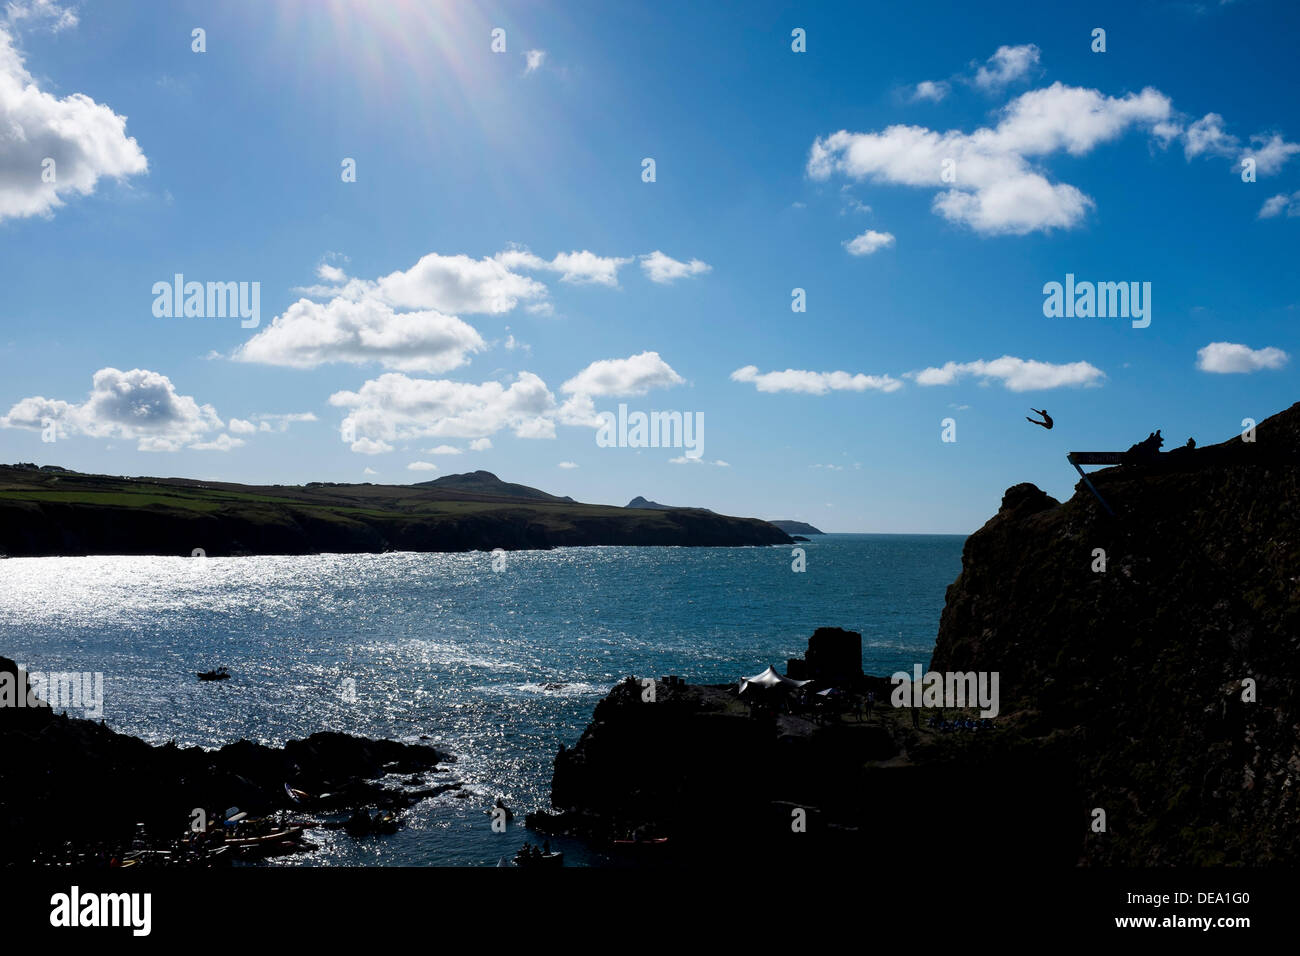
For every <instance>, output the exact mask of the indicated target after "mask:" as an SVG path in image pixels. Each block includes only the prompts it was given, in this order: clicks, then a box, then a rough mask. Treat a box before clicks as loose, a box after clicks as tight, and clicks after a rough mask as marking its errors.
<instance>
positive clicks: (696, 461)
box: [668, 455, 731, 468]
mask: <svg viewBox="0 0 1300 956" xmlns="http://www.w3.org/2000/svg"><path fill="white" fill-rule="evenodd" d="M668 464H670V465H715V466H716V467H718V468H730V467H731V465H729V464H727V462H725V461H723V460H722V459H721V458H719V459H718V460H717V461H705V460H704V459H703V458H689V457H687V456H686V455H681V456H679V457H677V458H669V459H668Z"/></svg>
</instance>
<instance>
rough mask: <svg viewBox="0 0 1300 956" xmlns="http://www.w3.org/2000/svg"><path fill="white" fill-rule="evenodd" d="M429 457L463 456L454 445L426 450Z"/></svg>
mask: <svg viewBox="0 0 1300 956" xmlns="http://www.w3.org/2000/svg"><path fill="white" fill-rule="evenodd" d="M425 451H426V452H428V453H429V454H430V455H460V454H463V452H461V450H460V449H459V448H457V447H456V446H455V445H439V446H438V447H436V448H426V449H425Z"/></svg>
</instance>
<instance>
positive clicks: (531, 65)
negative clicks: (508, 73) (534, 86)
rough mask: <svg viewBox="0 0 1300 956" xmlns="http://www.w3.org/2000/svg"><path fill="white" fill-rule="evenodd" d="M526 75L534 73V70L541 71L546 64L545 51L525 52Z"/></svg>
mask: <svg viewBox="0 0 1300 956" xmlns="http://www.w3.org/2000/svg"><path fill="white" fill-rule="evenodd" d="M524 62H525V65H524V74H525V75H527V74H529V73H532V72H533V71H534V70H540V69H541V68H542V64H543V63H545V62H546V51H545V50H525V51H524Z"/></svg>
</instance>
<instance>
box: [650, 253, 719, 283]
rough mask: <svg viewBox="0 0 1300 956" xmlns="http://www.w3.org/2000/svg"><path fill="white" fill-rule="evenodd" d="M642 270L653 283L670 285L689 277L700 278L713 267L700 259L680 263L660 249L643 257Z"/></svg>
mask: <svg viewBox="0 0 1300 956" xmlns="http://www.w3.org/2000/svg"><path fill="white" fill-rule="evenodd" d="M641 268H642V270H643V271H644V272H645V274H646V276H647V277H648V278H649V279H650V281H651V282H659V283H664V284H666V283H669V282H676V281H677V280H678V279H683V278H686V277H687V276H699V275H704V273H706V272H709V271H710V270H712V268H713V267H712V266H711V265H709V264H708V263H707V262H702V261H700V260H699V259H692V260H691V261H690V262H679V261H678V260H676V259H673V258H671V257H670V256H666V255H664V254H663V253H662V252H660V251H659V250H658V249H656V250H655V251H654V252H652V253H650V254H649V255H644V256H642V257H641Z"/></svg>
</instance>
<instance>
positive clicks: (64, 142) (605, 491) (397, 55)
mask: <svg viewBox="0 0 1300 956" xmlns="http://www.w3.org/2000/svg"><path fill="white" fill-rule="evenodd" d="M1054 6H1055V5H1044V4H1014V3H1008V4H1002V5H1000V12H994V11H990V10H987V9H983V8H980V9H976V8H974V7H973V6H972V5H970V4H963V3H951V4H949V3H935V4H924V5H916V4H914V5H910V6H907V5H897V4H874V3H861V2H858V3H851V4H850V3H846V4H816V5H812V4H809V5H799V4H780V3H762V2H748V3H728V4H708V5H700V4H689V3H671V2H665V3H655V4H645V5H638V6H634V5H631V4H620V5H618V8H617V11H616V12H615V10H614V9H612V8H610V7H609V5H607V4H596V3H563V4H558V3H557V4H544V3H527V4H524V3H518V4H508V3H507V4H478V5H475V6H474V7H471V5H470V4H467V3H433V4H425V3H421V4H416V3H396V2H394V3H379V2H360V0H358V2H343V0H335V2H320V3H318V2H310V3H309V2H306V0H299V2H282V3H276V4H265V3H241V2H232V3H224V4H220V5H213V6H212V7H211V8H209V6H208V5H204V4H186V3H161V2H158V3H153V2H149V3H144V2H140V3H136V2H121V3H112V4H109V3H92V2H86V3H80V4H60V3H55V2H50V0H27V2H16V3H10V4H9V5H8V7H7V10H6V11H5V13H4V19H0V30H2V31H3V37H0V129H6V128H7V129H8V130H10V135H9V136H8V137H7V138H6V137H5V136H4V135H3V134H0V242H2V243H3V249H4V254H3V257H0V280H2V281H3V287H4V289H5V295H4V299H3V302H4V310H3V320H2V321H3V327H2V328H0V426H3V427H0V461H36V462H39V463H42V464H44V463H56V464H61V465H63V466H65V467H71V468H75V469H78V470H82V471H92V472H105V473H110V474H130V475H139V474H145V475H175V476H185V477H205V478H211V479H222V480H230V481H242V482H251V483H299V482H305V481H311V480H333V481H375V482H385V483H407V482H411V481H423V480H428V479H429V478H434V477H437V476H439V475H445V474H450V473H455V472H460V471H468V470H473V469H478V468H483V469H487V470H490V471H493V472H496V473H497V474H499V475H500V476H502V477H503V478H505V479H507V480H512V481H519V482H523V483H526V484H531V485H535V486H538V487H541V488H544V489H546V490H549V491H552V492H555V493H557V494H568V495H572V496H574V497H576V498H579V499H581V500H587V501H599V502H607V503H613V504H623V503H625V502H626V501H627V500H628V499H630V498H632V497H633V496H634V495H638V494H640V495H645V496H646V497H649V498H652V499H655V500H658V501H663V502H667V503H670V504H689V505H698V506H702V507H709V508H713V509H715V510H718V511H723V512H727V513H732V514H745V515H757V516H760V517H767V518H801V519H804V520H808V521H812V522H813V523H815V524H817V525H819V526H821V527H823V528H825V529H826V530H835V531H882V532H954V533H965V532H969V531H972V530H974V529H975V528H977V527H979V526H980V525H981V524H982V523H983V522H984V520H986V519H987V518H988V517H989V516H990V515H991V514H992V513H993V512H994V511H995V510H996V508H997V505H998V502H999V500H1000V498H1001V494H1002V492H1003V491H1004V490H1005V489H1006V488H1007V487H1008V486H1010V485H1012V484H1015V483H1016V482H1019V481H1032V482H1034V483H1036V484H1038V485H1039V486H1040V487H1042V488H1044V489H1045V490H1047V491H1048V492H1050V493H1052V494H1054V495H1057V496H1058V497H1061V496H1065V495H1068V494H1069V493H1070V492H1071V489H1072V486H1073V484H1074V481H1075V478H1076V476H1074V472H1073V470H1072V469H1071V468H1070V467H1069V465H1068V464H1067V463H1066V462H1065V457H1064V456H1065V453H1066V452H1067V451H1070V450H1078V449H1088V450H1094V449H1096V450H1109V449H1123V448H1126V447H1127V446H1128V445H1130V444H1131V443H1133V442H1134V441H1137V440H1139V439H1141V438H1143V437H1145V436H1146V434H1147V433H1148V432H1149V431H1151V430H1152V429H1155V428H1162V429H1163V433H1164V435H1165V436H1166V439H1167V441H1168V444H1167V445H1166V448H1169V447H1172V446H1174V445H1177V444H1182V443H1183V442H1184V441H1185V440H1186V438H1187V437H1189V436H1195V438H1196V439H1197V441H1198V442H1199V443H1202V444H1205V443H1209V442H1213V441H1221V440H1223V439H1225V438H1228V437H1230V436H1231V435H1233V434H1234V433H1236V432H1238V431H1239V430H1240V427H1241V424H1240V423H1241V421H1242V419H1243V418H1255V419H1262V418H1264V417H1266V416H1267V415H1269V414H1272V413H1274V412H1276V411H1278V410H1280V409H1282V408H1284V407H1286V406H1288V405H1289V404H1291V403H1292V402H1293V401H1294V400H1296V398H1297V394H1296V389H1295V387H1294V385H1295V377H1294V376H1295V361H1294V359H1293V356H1294V354H1295V352H1296V350H1297V348H1298V347H1300V345H1298V344H1297V341H1296V337H1297V336H1296V332H1295V329H1296V322H1297V317H1298V316H1297V307H1298V306H1300V291H1298V290H1297V265H1296V249H1297V243H1296V237H1297V230H1300V146H1297V145H1296V144H1297V143H1300V116H1297V109H1296V95H1295V94H1296V86H1295V82H1296V73H1297V67H1296V65H1295V64H1296V60H1295V56H1294V38H1295V36H1296V35H1297V27H1300V12H1298V11H1297V8H1296V7H1295V6H1294V5H1293V4H1289V3H1265V2H1251V0H1239V2H1235V3H1224V4H1219V3H1213V2H1206V3H1203V4H1192V3H1150V4H1142V5H1139V6H1140V9H1136V10H1135V9H1132V7H1133V6H1134V5H1132V4H1127V3H1123V4H1090V5H1089V6H1088V9H1087V10H1086V11H1082V10H1080V11H1063V10H1057V9H1052V7H1054ZM1098 27H1100V28H1102V29H1104V30H1105V31H1106V36H1105V40H1106V50H1105V52H1093V50H1092V49H1091V47H1092V45H1093V42H1094V41H1093V35H1092V34H1093V30H1094V28H1098ZM195 28H202V29H203V30H204V31H205V34H204V40H205V46H206V50H205V52H201V53H200V52H195V51H194V50H193V49H192V46H193V43H194V40H193V37H192V31H193V30H194V29H195ZM497 28H500V29H502V30H504V31H505V34H504V36H505V48H506V49H505V52H504V53H498V52H494V51H493V50H492V43H493V36H492V31H493V30H494V29H497ZM795 29H802V30H803V31H805V36H806V51H805V52H795V51H794V50H792V43H793V41H792V36H791V33H792V31H793V30H795ZM530 51H531V52H530ZM47 158H49V159H53V160H54V161H55V166H54V181H53V182H47V181H45V178H43V175H42V170H43V168H44V167H43V165H42V164H43V161H44V160H45V159H47ZM348 158H350V159H353V160H355V164H356V165H355V168H356V176H355V182H345V181H344V176H343V167H342V164H343V161H344V160H345V159H348ZM646 158H652V159H653V160H654V163H655V168H654V172H655V178H654V181H653V182H646V181H644V179H643V160H644V159H646ZM1243 158H1249V159H1253V160H1255V167H1256V168H1255V181H1254V182H1245V181H1243V177H1242V172H1243V170H1242V166H1241V161H1242V159H1243ZM946 159H952V160H953V161H954V167H953V178H952V179H950V180H945V179H944V178H942V177H943V171H942V166H943V161H944V160H946ZM854 240H857V242H854ZM656 253H657V255H656ZM176 273H182V274H183V275H184V276H185V278H186V281H197V282H202V283H206V282H244V283H253V282H256V283H258V284H259V291H260V314H259V316H258V320H259V321H258V325H257V326H256V327H253V328H244V327H241V322H240V320H239V319H238V318H230V317H203V318H200V317H171V318H168V317H158V316H156V315H155V314H154V313H155V308H154V306H155V298H156V295H155V293H154V291H153V290H154V285H155V283H157V282H160V281H161V282H167V283H170V282H171V281H172V277H173V276H174V274H176ZM1067 273H1072V274H1074V275H1075V276H1076V277H1077V279H1078V280H1079V281H1084V280H1087V281H1094V282H1138V283H1148V282H1149V283H1150V284H1151V286H1150V288H1151V323H1150V325H1149V326H1148V327H1146V328H1134V327H1132V324H1131V322H1130V321H1129V319H1127V318H1110V317H1108V318H1097V317H1091V318H1080V317H1076V318H1064V317H1062V318H1049V317H1046V316H1045V315H1044V312H1043V302H1044V294H1043V286H1044V284H1045V283H1047V282H1051V281H1057V282H1063V281H1064V280H1065V276H1066V274H1067ZM796 288H798V289H803V290H804V291H805V296H806V306H807V309H806V311H805V312H801V313H797V312H793V311H792V309H791V303H792V290H794V289H796ZM1004 357H1009V359H1007V358H1004ZM999 360H1002V361H999ZM949 363H953V364H949ZM787 370H788V374H782V375H775V376H773V375H769V373H774V372H775V373H785V372H787ZM833 373H844V374H842V375H836V374H833ZM620 403H622V404H626V405H627V406H628V408H629V410H632V411H635V410H642V411H645V412H649V411H653V410H670V409H671V410H679V411H683V412H687V413H698V414H700V415H702V416H703V419H704V422H705V428H704V441H703V444H702V448H701V449H700V450H701V452H702V454H701V455H700V456H699V460H690V456H688V455H686V454H684V451H683V450H682V449H668V448H633V447H615V448H610V447H600V446H599V445H598V444H597V442H596V434H597V429H596V427H595V425H596V419H595V418H594V416H595V415H598V414H599V413H600V412H603V411H609V412H615V411H617V408H618V405H619V404H620ZM1031 406H1032V407H1034V408H1043V407H1046V408H1047V409H1048V410H1049V411H1050V412H1051V414H1052V417H1053V418H1054V419H1055V421H1056V427H1055V428H1054V429H1053V430H1052V431H1050V432H1048V431H1044V430H1043V429H1039V428H1036V427H1034V426H1032V425H1029V424H1028V423H1026V422H1025V420H1024V416H1025V415H1027V414H1029V409H1030V407H1031ZM277 416H279V417H277ZM283 416H290V417H283ZM946 418H951V419H953V420H954V421H955V423H956V441H955V442H944V441H942V440H941V435H942V431H943V425H942V422H943V420H944V419H946ZM51 432H52V433H53V434H54V435H55V436H56V438H57V440H56V441H55V442H54V443H49V442H43V441H42V434H45V435H46V436H47V437H48V436H49V435H50V434H51ZM489 446H490V447H489ZM449 449H456V450H457V451H458V452H459V453H458V454H453V453H450V451H449ZM674 459H677V460H674ZM413 464H415V465H417V468H416V469H412V468H411V467H410V466H411V465H413Z"/></svg>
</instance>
